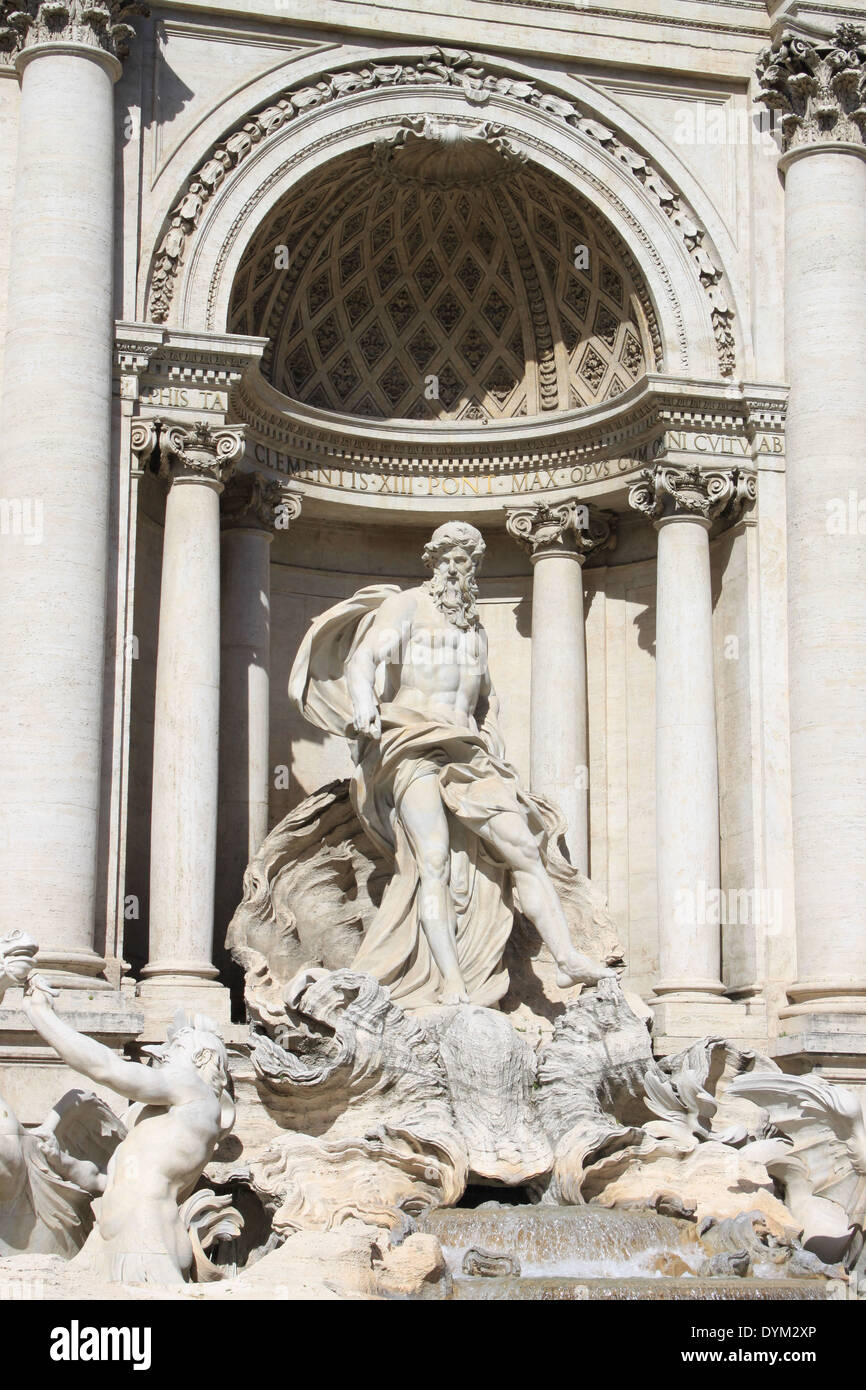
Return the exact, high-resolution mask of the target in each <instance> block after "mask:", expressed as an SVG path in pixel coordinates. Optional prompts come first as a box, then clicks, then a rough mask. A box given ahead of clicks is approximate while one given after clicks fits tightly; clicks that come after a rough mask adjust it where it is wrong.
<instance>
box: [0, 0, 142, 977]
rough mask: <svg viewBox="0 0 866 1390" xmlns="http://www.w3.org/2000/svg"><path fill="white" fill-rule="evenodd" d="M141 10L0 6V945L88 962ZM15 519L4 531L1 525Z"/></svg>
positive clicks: (96, 962)
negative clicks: (15, 99)
mask: <svg viewBox="0 0 866 1390" xmlns="http://www.w3.org/2000/svg"><path fill="white" fill-rule="evenodd" d="M131 8H132V7H131V6H128V5H121V4H116V3H110V4H106V5H105V6H103V7H97V6H87V5H85V4H83V3H79V0H74V3H73V0H70V2H69V3H68V4H64V3H52V4H48V3H45V4H37V3H35V0H22V3H14V4H13V3H10V0H0V49H5V50H7V52H8V51H10V50H11V51H12V53H13V54H14V61H15V65H16V67H17V69H18V72H19V73H20V76H21V102H20V106H19V115H18V152H17V174H16V183H15V195H14V200H13V203H12V232H11V237H10V248H11V249H10V262H9V301H8V308H7V323H8V325H9V327H8V331H7V335H6V347H5V369H4V390H3V399H2V403H0V422H2V423H0V506H2V508H3V520H4V525H3V531H2V536H0V650H2V651H3V652H4V653H5V654H6V657H7V660H6V663H5V669H4V673H3V681H2V683H0V767H2V769H3V774H2V780H3V822H2V825H0V932H3V931H8V930H9V929H11V928H12V927H15V926H18V925H20V923H21V913H22V911H23V910H25V909H26V913H27V916H28V919H29V920H30V921H31V922H35V923H38V934H39V940H40V943H41V945H42V948H43V949H42V951H41V954H40V960H41V961H42V963H43V964H44V965H45V966H47V967H48V968H49V972H50V974H51V977H52V978H53V979H54V981H55V983H57V984H62V985H67V986H75V985H78V986H84V987H87V989H88V990H92V989H94V988H97V989H98V988H103V989H107V988H108V985H107V983H106V982H105V981H104V980H101V979H99V978H98V977H100V976H101V974H102V970H103V967H104V964H105V962H104V960H103V959H102V958H101V957H100V955H99V954H98V953H97V952H96V951H95V950H94V915H95V902H96V868H97V835H98V826H99V767H100V753H101V745H102V691H103V646H104V634H105V594H106V571H107V556H108V511H109V469H110V461H111V454H110V449H111V409H110V407H111V361H112V340H113V318H112V308H113V306H112V258H113V209H114V98H113V84H114V82H115V81H116V79H117V77H118V76H119V74H120V71H121V64H120V62H119V58H118V55H119V54H121V53H124V52H125V51H126V50H125V47H124V43H125V40H126V39H127V38H128V37H129V36H130V35H131V34H132V33H133V31H132V29H130V28H129V26H128V25H126V24H123V23H120V22H118V21H119V20H120V19H121V18H122V15H123V14H124V13H126V12H128V11H129V10H130V9H131ZM7 516H8V524H7Z"/></svg>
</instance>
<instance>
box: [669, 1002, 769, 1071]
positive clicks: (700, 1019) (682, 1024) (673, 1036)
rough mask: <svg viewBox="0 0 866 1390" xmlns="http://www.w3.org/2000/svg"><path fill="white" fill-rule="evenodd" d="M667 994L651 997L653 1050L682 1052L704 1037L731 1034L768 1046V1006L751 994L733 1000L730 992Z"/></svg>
mask: <svg viewBox="0 0 866 1390" xmlns="http://www.w3.org/2000/svg"><path fill="white" fill-rule="evenodd" d="M684 994H685V991H683V992H682V995H677V996H671V995H664V996H662V997H661V998H660V999H651V1000H650V1006H651V1008H652V1011H653V1050H654V1051H655V1052H657V1053H659V1054H661V1055H667V1054H668V1053H671V1052H681V1051H682V1050H683V1049H684V1048H686V1047H690V1046H691V1045H692V1043H695V1042H699V1041H700V1039H701V1038H706V1037H716V1038H719V1037H721V1038H730V1040H731V1042H733V1043H736V1044H738V1045H748V1046H751V1047H756V1048H757V1049H758V1050H764V1049H765V1048H766V1038H767V1006H766V1004H765V1002H764V1000H763V999H760V998H752V999H748V1000H743V1001H739V1002H737V1003H734V1002H733V1001H732V1000H731V999H729V998H728V997H727V995H721V996H719V995H716V996H713V995H710V994H699V993H697V992H694V994H693V995H692V997H691V998H685V997H683V995H684Z"/></svg>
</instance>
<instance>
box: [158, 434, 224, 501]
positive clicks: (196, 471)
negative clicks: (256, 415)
mask: <svg viewBox="0 0 866 1390" xmlns="http://www.w3.org/2000/svg"><path fill="white" fill-rule="evenodd" d="M154 424H155V425H156V427H157V429H158V432H159V476H160V477H161V478H164V479H166V480H167V481H168V482H169V484H171V483H175V482H192V481H196V480H198V481H201V482H207V483H211V484H215V485H216V486H217V487H218V488H219V490H220V491H222V488H223V485H224V484H225V483H227V482H228V480H229V478H230V477H231V475H232V473H233V472H234V469H235V464H236V463H237V461H238V459H239V458H240V456H241V454H242V453H243V449H244V433H243V428H242V426H240V425H222V426H219V427H217V428H214V426H213V425H209V424H208V423H207V421H206V420H196V421H195V423H194V424H192V425H188V424H181V423H174V424H172V423H169V422H167V421H165V420H156V421H154Z"/></svg>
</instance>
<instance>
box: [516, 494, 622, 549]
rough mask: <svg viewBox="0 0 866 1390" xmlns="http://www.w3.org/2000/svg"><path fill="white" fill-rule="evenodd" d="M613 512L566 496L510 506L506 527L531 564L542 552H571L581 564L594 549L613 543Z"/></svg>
mask: <svg viewBox="0 0 866 1390" xmlns="http://www.w3.org/2000/svg"><path fill="white" fill-rule="evenodd" d="M616 522H617V518H616V514H615V512H607V511H602V510H601V509H600V508H599V507H595V506H592V505H591V504H590V503H588V502H577V501H575V500H569V501H567V502H561V503H559V504H558V505H554V506H549V505H548V503H546V502H536V503H534V504H533V505H531V506H528V507H509V508H508V510H507V512H506V518H505V529H506V530H507V532H508V534H509V535H510V536H512V537H513V538H514V540H516V541H517V543H518V545H521V546H522V547H523V549H524V550H526V551H527V552H528V554H529V558H530V560H531V561H532V563H533V564H534V563H535V561H536V560H539V559H540V558H541V557H542V556H543V555H574V556H576V558H577V559H578V560H579V561H580V563H581V564H583V562H584V560H585V559H586V558H587V556H588V555H591V554H592V553H593V552H594V551H596V550H606V549H607V550H612V549H613V548H614V546H615V545H616Z"/></svg>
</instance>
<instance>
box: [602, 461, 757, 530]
mask: <svg viewBox="0 0 866 1390" xmlns="http://www.w3.org/2000/svg"><path fill="white" fill-rule="evenodd" d="M756 497H757V483H756V480H755V476H754V474H752V473H746V472H744V471H743V470H742V469H740V468H711V469H701V468H679V467H677V466H676V465H674V464H666V463H658V464H656V465H655V467H654V468H644V469H643V470H642V472H641V480H640V482H639V483H635V485H634V486H633V487H632V488H630V489H629V494H628V500H629V506H631V507H634V509H635V511H638V512H642V513H643V515H644V516H646V517H648V518H649V520H651V521H654V522H661V521H672V520H686V521H706V522H712V521H715V520H716V518H717V517H720V516H722V515H724V517H725V520H726V521H734V520H736V518H737V517H738V516H739V514H740V512H741V511H742V510H743V508H744V507H746V506H748V505H750V504H752V503H753V502H754V501H755V499H756Z"/></svg>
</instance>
